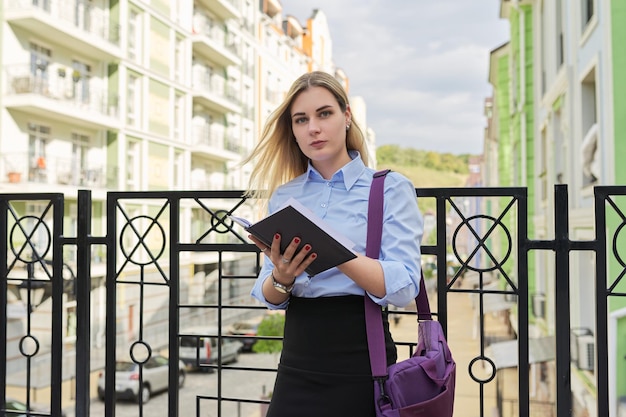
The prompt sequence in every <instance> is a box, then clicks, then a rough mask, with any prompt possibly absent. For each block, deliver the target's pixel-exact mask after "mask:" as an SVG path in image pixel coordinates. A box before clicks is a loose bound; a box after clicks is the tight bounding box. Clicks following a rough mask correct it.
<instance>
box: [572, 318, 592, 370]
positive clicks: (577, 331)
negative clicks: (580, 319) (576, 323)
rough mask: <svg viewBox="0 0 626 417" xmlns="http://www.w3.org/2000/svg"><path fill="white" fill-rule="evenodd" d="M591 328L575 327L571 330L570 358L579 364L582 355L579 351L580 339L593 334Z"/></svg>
mask: <svg viewBox="0 0 626 417" xmlns="http://www.w3.org/2000/svg"><path fill="white" fill-rule="evenodd" d="M592 335H593V333H592V332H591V329H588V328H586V327H575V328H573V329H571V330H570V349H569V350H570V360H571V362H573V363H575V364H576V366H578V357H579V356H580V355H579V353H578V351H579V350H580V348H579V346H578V339H579V338H581V337H583V336H592Z"/></svg>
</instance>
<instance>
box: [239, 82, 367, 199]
mask: <svg viewBox="0 0 626 417" xmlns="http://www.w3.org/2000/svg"><path fill="white" fill-rule="evenodd" d="M311 87H324V88H325V89H327V90H328V91H330V92H331V93H332V94H333V96H334V97H335V98H336V99H337V103H339V108H340V109H341V111H342V112H345V111H346V109H347V108H348V106H349V102H348V96H347V94H346V92H345V90H344V89H343V87H342V86H341V84H340V83H339V81H337V80H336V79H335V78H334V77H333V76H332V75H330V74H328V73H326V72H322V71H313V72H310V73H306V74H303V75H301V76H300V77H299V78H298V79H297V80H296V81H294V83H293V84H292V85H291V88H290V89H289V91H288V92H287V95H286V96H285V99H284V100H283V102H282V103H281V104H280V105H279V106H278V108H276V110H274V111H273V112H272V114H270V116H269V117H268V119H267V121H266V123H265V126H264V128H263V131H262V133H261V138H260V139H259V143H258V144H257V146H256V147H255V148H254V150H253V151H252V153H251V154H250V155H249V156H248V157H247V158H245V160H244V161H243V162H242V164H247V163H250V162H254V163H255V165H254V168H253V169H252V172H251V174H250V184H249V188H248V191H247V192H246V195H247V196H248V197H251V198H269V197H270V196H271V195H272V194H273V193H274V191H275V190H276V188H278V187H279V186H280V185H282V184H284V183H286V182H289V181H291V180H292V179H294V178H296V177H298V176H299V175H302V174H304V173H305V172H306V170H307V168H308V163H309V159H308V158H307V157H306V156H305V155H304V153H302V151H301V150H300V147H299V146H298V144H297V143H296V138H295V136H294V134H293V131H292V129H291V106H292V104H293V102H294V100H295V99H296V98H297V97H298V95H299V94H300V93H302V92H303V91H305V90H307V89H309V88H311ZM346 148H347V150H348V151H351V150H356V151H358V152H359V153H360V154H361V158H362V159H363V162H364V163H365V164H366V165H367V161H368V155H367V146H366V145H365V140H364V138H363V132H362V131H361V129H360V128H359V126H358V124H357V123H356V121H355V120H354V118H352V122H351V124H350V129H348V130H347V132H346Z"/></svg>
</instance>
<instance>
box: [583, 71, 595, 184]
mask: <svg viewBox="0 0 626 417" xmlns="http://www.w3.org/2000/svg"><path fill="white" fill-rule="evenodd" d="M581 99H582V108H581V111H582V114H581V122H582V134H583V140H582V142H581V147H580V151H581V161H582V176H583V187H586V186H589V185H593V184H595V183H596V182H597V181H598V177H599V173H598V160H597V154H598V152H597V151H598V146H599V143H598V142H599V138H598V124H597V104H596V70H595V68H594V69H593V70H591V71H590V72H589V74H587V76H586V77H585V78H584V79H583V82H582V84H581Z"/></svg>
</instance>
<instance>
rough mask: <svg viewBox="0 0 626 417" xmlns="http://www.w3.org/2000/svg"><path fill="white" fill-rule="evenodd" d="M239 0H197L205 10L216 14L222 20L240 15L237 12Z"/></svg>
mask: <svg viewBox="0 0 626 417" xmlns="http://www.w3.org/2000/svg"><path fill="white" fill-rule="evenodd" d="M238 2H239V0H199V1H198V3H199V4H201V5H202V6H203V7H204V8H206V9H207V10H210V11H211V12H213V13H215V14H216V15H218V16H219V17H220V18H221V19H223V20H228V19H236V18H238V17H240V16H241V14H240V13H239V5H238Z"/></svg>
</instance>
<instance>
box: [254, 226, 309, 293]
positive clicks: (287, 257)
mask: <svg viewBox="0 0 626 417" xmlns="http://www.w3.org/2000/svg"><path fill="white" fill-rule="evenodd" d="M248 238H250V240H252V241H253V242H254V244H255V245H256V246H257V247H258V248H259V249H261V251H262V252H263V253H264V254H265V255H267V256H268V257H269V258H270V260H271V261H272V263H273V264H274V270H273V271H272V273H273V274H274V279H275V280H276V281H278V282H279V283H281V284H283V285H285V286H290V285H291V284H293V282H294V280H295V278H296V277H297V276H298V275H300V274H301V273H303V272H304V270H305V269H306V268H307V267H308V266H309V265H311V263H312V262H313V261H314V260H315V258H317V254H316V253H314V252H313V253H312V252H311V250H312V247H311V245H309V244H305V245H304V246H303V247H302V249H300V251H298V252H297V253H296V250H297V249H298V246H299V245H300V238H299V237H294V238H293V240H292V241H291V243H290V244H289V245H288V246H287V248H286V249H285V252H284V253H283V254H282V255H281V253H280V240H281V236H280V234H278V233H276V234H275V235H274V239H273V240H272V246H270V247H268V246H266V245H265V244H264V243H263V242H261V241H260V240H259V239H257V238H256V237H254V236H252V235H249V236H248Z"/></svg>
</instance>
